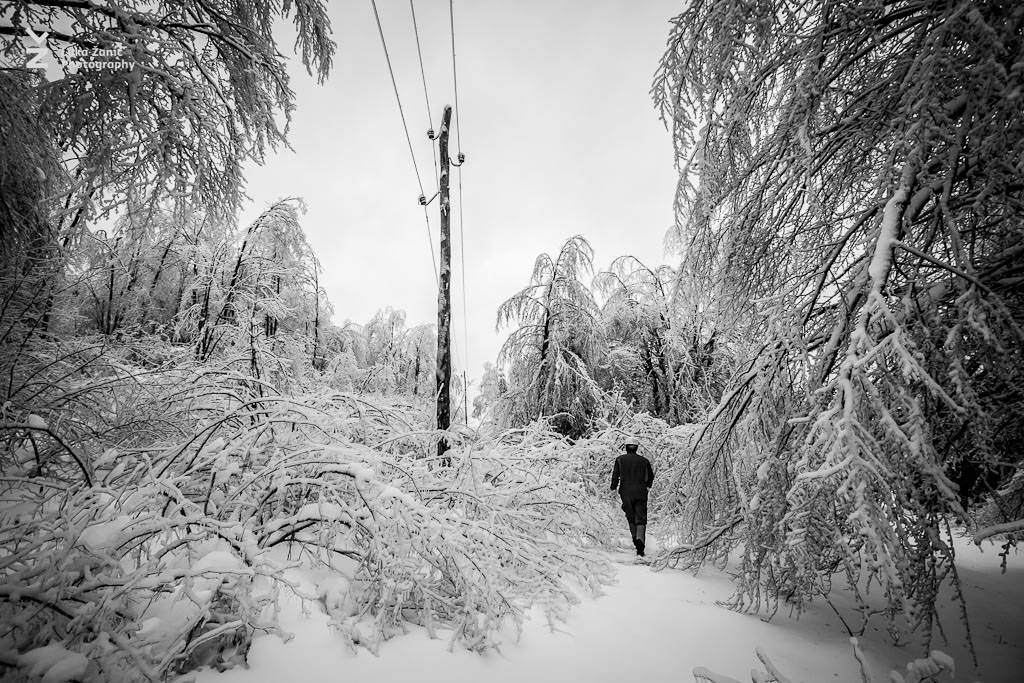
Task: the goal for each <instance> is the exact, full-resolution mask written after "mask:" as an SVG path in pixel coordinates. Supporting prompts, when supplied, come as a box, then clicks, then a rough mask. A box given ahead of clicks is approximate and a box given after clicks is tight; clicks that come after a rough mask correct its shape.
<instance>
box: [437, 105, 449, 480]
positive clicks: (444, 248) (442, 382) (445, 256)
mask: <svg viewBox="0 0 1024 683" xmlns="http://www.w3.org/2000/svg"><path fill="white" fill-rule="evenodd" d="M451 120H452V108H451V105H446V106H445V108H444V114H443V115H442V117H441V130H440V133H439V135H438V140H439V141H438V147H439V152H440V156H441V178H440V187H439V188H438V195H439V199H440V205H441V271H440V275H439V278H438V279H439V282H438V292H437V428H438V429H441V430H447V429H448V427H449V426H451V385H452V344H451V342H452V339H451V337H452V291H451V282H452V242H451V211H450V204H449V201H448V175H449V173H448V169H449V159H448V127H449V124H451ZM447 450H448V442H447V440H445V439H444V437H442V438H441V440H440V441H438V443H437V454H438V455H439V456H443V455H444V454H445V451H447ZM441 463H442V464H444V465H448V464H450V460H449V459H448V458H443V459H442V460H441Z"/></svg>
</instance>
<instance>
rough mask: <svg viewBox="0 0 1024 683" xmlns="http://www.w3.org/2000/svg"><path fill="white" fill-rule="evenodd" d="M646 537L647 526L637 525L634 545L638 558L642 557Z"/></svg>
mask: <svg viewBox="0 0 1024 683" xmlns="http://www.w3.org/2000/svg"><path fill="white" fill-rule="evenodd" d="M646 537H647V525H646V524H637V525H636V541H635V543H634V545H636V554H637V555H639V556H640V557H643V556H644V548H645V546H646V543H645V540H646Z"/></svg>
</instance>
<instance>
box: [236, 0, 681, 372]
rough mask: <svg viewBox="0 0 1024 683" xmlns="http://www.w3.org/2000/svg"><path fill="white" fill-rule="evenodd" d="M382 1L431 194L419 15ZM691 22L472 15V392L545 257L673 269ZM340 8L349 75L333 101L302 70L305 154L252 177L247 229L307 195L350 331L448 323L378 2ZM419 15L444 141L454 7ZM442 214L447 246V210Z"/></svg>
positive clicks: (275, 160)
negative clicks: (674, 46) (676, 152)
mask: <svg viewBox="0 0 1024 683" xmlns="http://www.w3.org/2000/svg"><path fill="white" fill-rule="evenodd" d="M377 4H378V8H379V10H380V14H381V21H382V24H383V27H384V35H385V37H386V38H387V42H388V48H389V50H390V52H391V59H392V63H393V65H394V68H395V75H396V78H397V81H398V88H399V93H400V95H401V97H402V104H403V106H404V107H405V112H406V118H407V120H408V123H409V129H410V134H411V135H412V136H413V144H414V145H415V149H416V154H417V161H418V163H419V166H420V172H421V175H422V177H423V182H424V186H425V188H426V192H427V196H430V195H431V194H433V192H434V191H435V190H436V187H435V182H434V171H433V159H432V155H431V148H430V144H431V143H430V141H429V140H427V137H426V130H427V128H428V122H427V109H426V104H425V102H424V96H423V85H422V82H421V79H420V74H419V65H418V61H417V58H416V51H415V38H414V35H413V28H412V21H411V15H410V11H409V3H408V2H407V1H406V0H378V3H377ZM681 9H682V3H681V2H679V0H671V1H664V0H645V1H643V2H641V1H638V0H576V1H572V2H570V1H568V0H562V1H558V0H515V1H514V2H513V1H509V0H456V2H455V36H456V50H457V60H458V78H459V106H460V109H461V117H460V121H461V133H462V136H461V137H462V151H463V152H464V153H465V154H466V157H467V159H466V164H465V166H464V167H463V190H464V202H463V203H464V218H465V221H464V226H465V228H464V229H465V261H466V272H465V288H466V299H467V303H468V307H467V308H468V310H467V311H465V312H464V311H463V308H462V302H461V289H460V286H461V279H462V272H461V268H460V265H459V264H460V253H459V250H460V248H461V245H460V243H459V240H458V223H457V220H453V242H454V249H453V262H454V263H453V266H454V271H455V274H454V278H455V279H454V281H453V288H452V298H453V306H454V312H453V320H452V331H453V339H454V342H455V364H456V366H457V370H461V369H462V368H463V367H465V368H466V369H467V372H468V375H469V378H470V381H471V382H472V381H473V380H475V379H478V378H479V377H480V374H481V370H482V366H483V363H484V362H485V361H493V360H494V359H495V357H496V355H497V352H498V349H499V348H500V345H501V342H502V340H503V339H504V337H505V334H504V333H502V334H496V333H495V329H494V326H495V313H496V309H497V307H498V305H499V304H500V303H501V302H502V301H503V300H504V299H506V298H508V297H509V296H510V295H511V294H513V293H514V292H516V291H517V290H519V289H521V288H522V287H523V286H525V285H526V284H527V283H528V280H529V276H530V272H531V269H532V267H533V262H534V260H535V259H536V257H537V255H538V254H540V253H541V252H556V251H557V250H558V248H559V246H560V245H561V244H562V243H563V242H564V241H565V240H566V239H567V238H568V237H570V236H572V235H574V234H582V235H584V236H585V237H586V238H587V239H588V240H589V241H590V243H591V244H592V245H593V247H594V249H595V251H596V261H595V266H596V267H597V268H598V269H601V268H604V267H606V266H607V265H608V264H609V263H610V262H611V260H612V259H613V258H615V257H616V256H619V255H622V254H627V253H628V254H633V255H634V256H637V257H638V258H640V259H641V260H643V261H645V262H646V263H649V264H656V263H661V262H664V260H665V255H664V250H663V244H664V236H665V233H666V231H667V230H668V228H669V226H670V225H671V222H672V199H673V193H674V187H675V178H676V175H675V172H674V169H673V165H672V149H671V142H670V137H669V135H668V133H667V132H666V131H665V129H664V127H663V125H662V124H661V122H660V121H659V120H658V117H657V114H656V112H655V111H654V108H653V106H652V104H651V99H650V96H649V89H650V84H651V78H652V75H653V73H654V71H655V68H656V66H657V63H658V59H659V57H660V55H661V52H662V50H663V47H664V44H665V39H666V38H667V36H668V23H667V22H668V19H669V18H670V17H671V16H673V15H674V14H676V13H678V12H680V11H681ZM330 10H331V12H332V15H331V19H332V23H333V27H334V40H335V42H336V43H337V45H338V51H337V54H336V56H335V66H334V70H333V71H332V73H331V76H330V78H329V80H328V81H327V82H326V83H325V84H323V85H320V86H318V85H317V84H316V82H315V80H314V79H311V78H310V77H308V76H306V74H305V72H304V71H302V70H301V68H300V67H298V65H296V68H295V69H293V74H294V80H293V83H292V86H293V88H294V89H295V92H296V103H297V111H296V113H295V116H294V118H293V121H292V132H291V135H290V140H291V143H292V147H293V149H294V151H289V150H282V151H280V152H279V153H277V154H274V155H272V156H270V157H269V158H268V160H267V162H266V164H265V165H263V166H254V167H252V168H250V169H249V170H248V173H247V177H248V192H249V195H250V196H251V197H252V199H253V201H252V203H251V205H250V206H249V207H248V210H247V211H246V212H245V213H244V215H243V217H242V218H243V221H244V222H245V223H248V222H249V221H251V220H252V219H253V218H254V217H255V216H256V215H257V214H258V213H259V211H261V210H262V209H263V208H264V207H265V206H266V205H267V204H269V203H270V202H272V201H274V200H276V199H279V198H281V197H286V196H295V195H297V196H301V197H302V198H304V199H305V201H306V203H307V206H308V212H307V214H306V215H305V216H304V219H303V226H304V228H305V230H306V233H307V235H308V236H309V240H310V242H311V243H312V245H313V247H314V249H315V250H316V252H317V253H318V255H319V257H320V259H321V261H322V262H323V265H324V270H325V276H324V278H323V280H322V282H323V283H324V285H325V286H326V288H327V292H328V296H329V298H330V300H331V302H332V304H333V305H334V309H335V314H334V322H335V323H338V324H340V323H343V322H344V321H345V320H346V319H351V320H353V321H355V322H359V323H365V322H367V321H368V320H369V319H370V318H371V317H372V316H373V314H374V312H375V311H377V310H378V309H380V308H383V307H385V306H392V307H394V308H396V309H404V310H405V311H406V312H407V314H408V322H409V324H410V325H413V324H418V323H422V322H436V319H437V318H436V316H437V290H436V285H435V279H434V271H433V267H432V265H431V258H430V248H429V244H428V240H427V234H426V227H425V224H424V220H423V210H422V208H421V207H420V206H419V204H418V202H417V198H418V196H419V188H418V186H417V183H416V177H415V175H414V173H413V169H412V162H411V160H410V157H409V151H408V146H407V144H406V141H405V137H404V133H403V132H402V126H401V119H400V118H399V114H398V109H397V106H396V104H395V97H394V93H393V91H392V87H391V82H390V79H389V77H388V73H387V66H386V62H385V59H384V53H383V50H382V48H381V44H380V37H379V35H378V33H377V27H376V24H375V22H374V18H373V11H372V8H371V5H370V2H369V0H344V1H342V2H331V3H330ZM416 14H417V19H418V20H419V25H420V39H421V43H422V47H423V53H424V54H423V57H424V61H425V63H426V69H427V85H428V87H429V93H430V103H431V108H432V110H433V111H432V112H431V115H432V116H433V119H434V125H435V127H438V125H439V120H440V116H441V110H442V107H443V106H444V104H446V103H452V74H451V44H450V42H449V41H450V38H449V30H448V2H447V0H417V2H416ZM453 148H454V140H453ZM454 153H455V150H454V149H453V152H452V154H453V155H454ZM454 179H455V180H457V176H456V177H455V178H454ZM455 200H456V197H455V196H454V195H453V202H455ZM429 209H430V213H431V227H432V230H433V235H434V240H435V241H436V240H437V239H438V224H439V218H438V208H437V202H436V201H435V202H434V204H432V205H431V206H430V207H429ZM456 218H457V217H456ZM435 251H437V249H436V246H435ZM464 315H465V316H466V317H465V320H466V323H467V326H468V348H469V353H468V357H467V354H466V343H465V341H464V340H463V316H464Z"/></svg>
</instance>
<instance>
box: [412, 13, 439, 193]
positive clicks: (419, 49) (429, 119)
mask: <svg viewBox="0 0 1024 683" xmlns="http://www.w3.org/2000/svg"><path fill="white" fill-rule="evenodd" d="M409 12H410V13H411V14H412V30H413V33H414V34H415V36H416V56H417V57H418V58H419V62H420V80H422V81H423V100H424V101H425V102H426V105H427V123H429V124H430V132H431V135H433V131H434V116H433V114H432V113H431V109H430V91H429V89H428V88H427V71H426V69H425V68H424V67H423V48H422V47H421V45H420V27H419V23H418V22H417V21H416V5H415V4H414V0H409ZM430 151H431V152H432V153H433V155H434V182H435V183H436V184H440V182H441V181H440V175H439V172H438V169H437V147H436V146H434V145H433V144H431V145H430Z"/></svg>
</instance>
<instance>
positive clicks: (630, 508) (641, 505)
mask: <svg viewBox="0 0 1024 683" xmlns="http://www.w3.org/2000/svg"><path fill="white" fill-rule="evenodd" d="M619 497H620V498H621V499H622V511H623V512H625V513H626V521H627V522H629V537H630V538H636V537H637V534H636V528H637V527H638V526H644V527H646V526H647V496H644V497H643V498H632V497H629V496H624V495H622V494H619Z"/></svg>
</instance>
